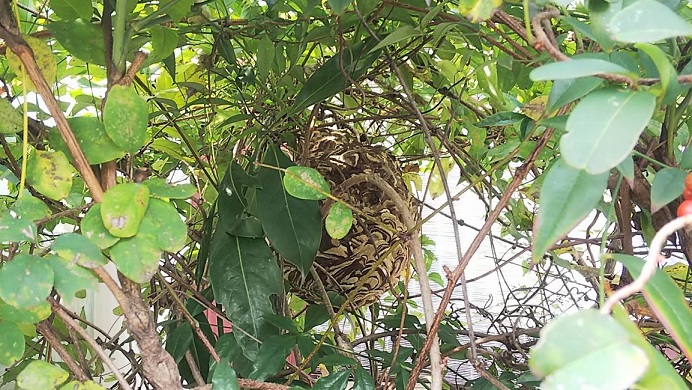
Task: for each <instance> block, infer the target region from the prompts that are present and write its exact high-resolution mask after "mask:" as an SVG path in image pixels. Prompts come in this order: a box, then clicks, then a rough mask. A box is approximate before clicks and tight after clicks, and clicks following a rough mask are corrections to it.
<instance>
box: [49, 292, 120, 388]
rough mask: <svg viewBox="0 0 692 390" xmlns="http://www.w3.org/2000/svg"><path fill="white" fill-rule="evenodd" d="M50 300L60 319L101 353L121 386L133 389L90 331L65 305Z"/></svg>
mask: <svg viewBox="0 0 692 390" xmlns="http://www.w3.org/2000/svg"><path fill="white" fill-rule="evenodd" d="M48 302H49V303H50V306H51V309H52V310H53V312H54V313H55V314H57V316H58V317H60V319H61V320H63V322H64V323H65V324H66V325H68V326H69V327H71V328H72V329H74V331H75V332H77V333H79V335H80V336H81V337H82V339H84V341H86V342H87V344H89V346H90V347H91V348H92V349H93V350H94V352H96V354H97V355H99V357H100V358H101V360H102V361H103V364H105V365H106V366H107V367H108V368H109V369H110V370H111V372H112V373H113V375H114V376H115V378H116V379H117V380H118V384H120V387H121V388H122V389H124V390H132V387H131V386H130V384H129V383H127V381H126V380H125V378H124V377H123V375H122V374H121V373H120V371H119V370H118V367H116V366H115V364H114V363H113V361H112V360H111V359H110V357H108V354H106V351H104V350H103V348H101V346H100V345H99V344H98V343H97V342H96V340H94V338H93V337H91V335H89V333H87V331H86V330H85V329H84V328H82V327H81V326H79V324H78V323H77V322H75V320H73V319H72V317H70V315H68V314H67V313H66V312H65V310H64V309H63V307H62V306H60V304H59V303H58V302H57V301H56V300H55V299H53V298H48Z"/></svg>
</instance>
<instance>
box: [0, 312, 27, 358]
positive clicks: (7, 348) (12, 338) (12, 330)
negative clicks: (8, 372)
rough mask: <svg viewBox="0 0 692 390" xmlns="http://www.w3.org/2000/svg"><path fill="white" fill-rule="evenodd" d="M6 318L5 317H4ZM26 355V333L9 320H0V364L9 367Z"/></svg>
mask: <svg viewBox="0 0 692 390" xmlns="http://www.w3.org/2000/svg"><path fill="white" fill-rule="evenodd" d="M3 320H4V318H3ZM23 355H24V334H22V331H21V330H20V329H19V327H18V326H17V325H16V324H15V323H13V322H9V321H7V320H4V321H2V322H0V364H2V365H3V366H6V367H9V366H11V365H13V364H14V363H15V362H16V361H18V360H19V359H21V358H22V356H23Z"/></svg>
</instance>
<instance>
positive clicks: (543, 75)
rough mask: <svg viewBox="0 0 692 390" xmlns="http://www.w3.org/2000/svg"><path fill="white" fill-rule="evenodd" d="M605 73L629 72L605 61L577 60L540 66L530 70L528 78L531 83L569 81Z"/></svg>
mask: <svg viewBox="0 0 692 390" xmlns="http://www.w3.org/2000/svg"><path fill="white" fill-rule="evenodd" d="M605 73H616V74H628V73H630V71H629V70H627V69H625V68H623V67H622V66H620V65H617V64H614V63H612V62H609V61H606V60H601V59H598V58H578V59H574V60H570V61H560V62H552V63H550V64H545V65H541V66H539V67H538V68H536V69H534V70H532V71H531V73H530V74H529V77H531V80H533V81H545V80H569V79H576V78H579V77H585V76H594V75H599V74H605Z"/></svg>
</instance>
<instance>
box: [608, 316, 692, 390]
mask: <svg viewBox="0 0 692 390" xmlns="http://www.w3.org/2000/svg"><path fill="white" fill-rule="evenodd" d="M613 317H614V318H615V320H616V321H617V322H618V323H619V324H620V326H621V327H622V328H623V329H624V330H625V331H626V332H627V334H628V335H629V340H630V342H631V343H632V344H634V345H636V346H638V347H639V348H641V349H642V351H644V353H645V354H646V356H647V357H648V358H649V368H648V369H647V370H646V373H644V375H643V376H642V377H641V378H640V379H639V381H638V382H637V385H636V388H637V389H642V390H657V389H669V390H687V389H688V387H687V385H685V381H683V380H682V378H681V377H680V375H679V374H678V373H677V371H675V369H674V368H673V366H672V365H671V364H670V362H669V361H668V360H667V359H666V358H665V357H663V355H662V354H661V352H659V351H658V350H657V349H656V348H654V346H653V345H651V344H650V343H649V342H648V341H647V340H646V339H645V338H644V335H643V334H642V331H641V330H640V329H639V328H638V327H637V326H636V325H635V324H634V322H632V320H631V319H630V318H629V315H628V314H627V312H625V310H624V309H623V308H622V307H621V306H616V307H615V308H614V309H613Z"/></svg>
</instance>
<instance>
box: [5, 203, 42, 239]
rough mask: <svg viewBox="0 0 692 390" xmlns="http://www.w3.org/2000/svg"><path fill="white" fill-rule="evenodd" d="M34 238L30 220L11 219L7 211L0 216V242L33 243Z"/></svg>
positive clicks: (33, 225)
mask: <svg viewBox="0 0 692 390" xmlns="http://www.w3.org/2000/svg"><path fill="white" fill-rule="evenodd" d="M36 237H37V231H36V224H35V223H34V222H33V221H32V220H30V219H17V218H13V217H12V216H11V215H10V213H9V212H7V211H5V212H4V213H2V214H0V242H15V241H34V240H36Z"/></svg>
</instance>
